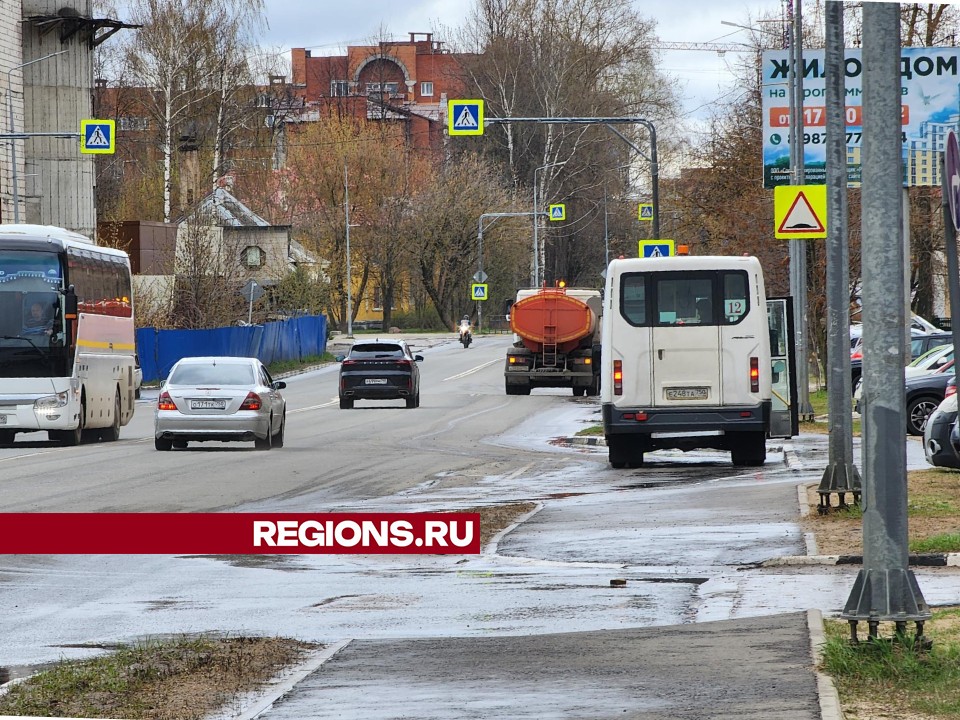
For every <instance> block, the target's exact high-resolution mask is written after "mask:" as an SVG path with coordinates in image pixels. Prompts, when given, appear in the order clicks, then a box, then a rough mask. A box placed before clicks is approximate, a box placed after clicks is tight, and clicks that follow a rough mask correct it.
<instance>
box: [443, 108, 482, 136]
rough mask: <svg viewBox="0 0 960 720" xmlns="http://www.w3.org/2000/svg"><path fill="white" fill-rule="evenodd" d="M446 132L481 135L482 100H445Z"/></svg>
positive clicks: (450, 133)
mask: <svg viewBox="0 0 960 720" xmlns="http://www.w3.org/2000/svg"><path fill="white" fill-rule="evenodd" d="M447 134H449V135H483V100H447Z"/></svg>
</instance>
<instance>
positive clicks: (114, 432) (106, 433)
mask: <svg viewBox="0 0 960 720" xmlns="http://www.w3.org/2000/svg"><path fill="white" fill-rule="evenodd" d="M100 439H101V440H103V441H105V442H116V441H117V440H119V439H120V391H119V390H117V394H116V395H115V396H114V398H113V423H112V424H111V425H110V427H108V428H104V429H103V430H101V431H100Z"/></svg>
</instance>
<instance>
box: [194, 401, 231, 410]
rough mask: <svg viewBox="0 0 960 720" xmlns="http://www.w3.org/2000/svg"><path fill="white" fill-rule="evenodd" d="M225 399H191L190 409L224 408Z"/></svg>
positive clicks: (225, 406)
mask: <svg viewBox="0 0 960 720" xmlns="http://www.w3.org/2000/svg"><path fill="white" fill-rule="evenodd" d="M226 408H227V401H226V400H191V401H190V409H191V410H226Z"/></svg>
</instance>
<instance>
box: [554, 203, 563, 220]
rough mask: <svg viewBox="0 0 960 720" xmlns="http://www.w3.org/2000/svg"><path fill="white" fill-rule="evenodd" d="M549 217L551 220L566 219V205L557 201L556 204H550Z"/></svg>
mask: <svg viewBox="0 0 960 720" xmlns="http://www.w3.org/2000/svg"><path fill="white" fill-rule="evenodd" d="M550 219H551V220H566V219H567V206H566V205H564V204H563V203H557V204H556V205H551V206H550Z"/></svg>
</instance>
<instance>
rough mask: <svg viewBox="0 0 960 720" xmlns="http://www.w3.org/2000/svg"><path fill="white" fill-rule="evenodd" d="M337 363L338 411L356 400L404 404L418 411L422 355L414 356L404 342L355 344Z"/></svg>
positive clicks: (382, 341) (390, 341) (363, 341)
mask: <svg viewBox="0 0 960 720" xmlns="http://www.w3.org/2000/svg"><path fill="white" fill-rule="evenodd" d="M337 359H338V360H339V361H340V408H341V409H342V410H349V409H350V408H352V407H353V403H354V401H355V400H397V399H401V398H402V399H403V400H405V401H406V405H407V407H408V408H415V407H420V368H419V367H418V366H417V363H418V362H421V361H422V360H423V355H414V354H413V353H412V352H411V350H410V347H409V346H408V345H407V343H406V342H404V341H403V340H374V341H368V340H362V341H357V342H355V343H354V344H353V347H351V348H350V352H349V353H348V354H347V355H346V356H345V357H344V356H341V357H338V358H337Z"/></svg>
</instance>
